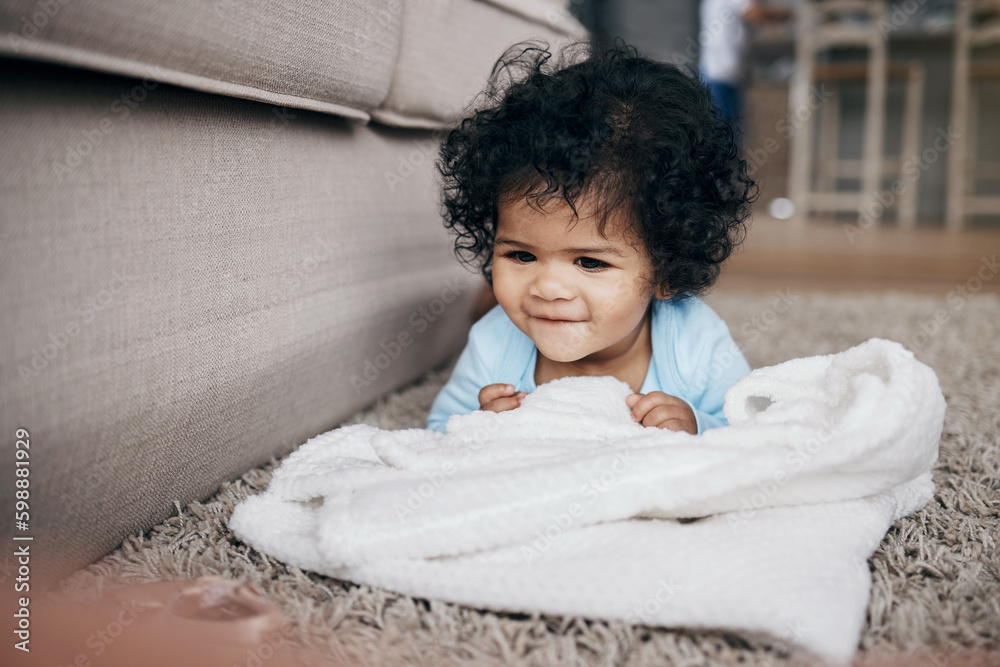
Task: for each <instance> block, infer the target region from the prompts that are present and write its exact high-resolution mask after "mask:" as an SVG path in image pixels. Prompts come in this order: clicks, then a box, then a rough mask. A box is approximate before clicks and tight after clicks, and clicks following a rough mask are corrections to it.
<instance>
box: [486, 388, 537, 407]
mask: <svg viewBox="0 0 1000 667" xmlns="http://www.w3.org/2000/svg"><path fill="white" fill-rule="evenodd" d="M525 396H527V394H526V393H524V392H523V391H519V392H517V393H516V394H515V393H514V385H510V384H488V385H486V386H485V387H483V388H482V389H480V390H479V409H480V410H489V411H490V412H504V411H505V410H513V409H514V408H516V407H517V406H519V405H521V399H523V398H524V397H525Z"/></svg>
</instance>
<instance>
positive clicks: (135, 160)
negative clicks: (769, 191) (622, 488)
mask: <svg viewBox="0 0 1000 667" xmlns="http://www.w3.org/2000/svg"><path fill="white" fill-rule="evenodd" d="M583 36H584V33H583V29H582V28H581V27H580V25H579V24H578V23H576V22H575V21H574V20H573V19H572V18H571V17H570V16H569V15H568V14H567V12H566V11H565V10H564V9H563V8H561V7H560V6H558V5H555V4H550V3H549V2H545V1H543V0H488V1H487V0H453V1H447V0H345V1H343V2H337V3H332V2H323V1H320V0H308V1H307V0H282V1H280V2H275V1H273V2H262V1H248V2H242V1H241V2H236V0H215V1H214V2H211V1H209V2H205V1H202V0H172V1H170V2H163V3H150V2H143V1H142V0H114V1H109V0H104V1H100V0H73V1H72V2H71V1H69V0H35V1H21V0H4V1H3V2H0V162H2V165H3V169H2V176H0V179H2V180H0V183H2V186H0V187H2V194H0V313H2V320H0V321H2V324H0V328H2V335H0V346H2V352H3V354H2V357H0V400H2V409H0V433H2V437H3V439H4V443H5V445H4V447H3V454H2V471H0V476H2V479H3V482H2V486H3V488H4V489H12V488H13V484H11V483H10V482H11V480H14V479H15V474H16V472H15V455H16V454H15V440H16V439H17V437H18V436H17V435H16V433H17V432H18V429H25V430H26V431H27V432H28V434H30V449H29V450H28V451H29V452H30V458H29V459H28V461H29V462H30V465H29V466H28V468H29V470H30V475H29V476H28V478H27V479H28V480H29V482H30V486H29V490H30V500H29V509H28V513H29V516H28V517H27V518H28V527H27V530H19V529H18V527H17V526H15V525H14V520H13V518H14V510H15V507H14V502H15V498H14V494H13V492H4V494H3V495H2V500H0V511H2V514H3V517H4V519H3V521H4V527H5V534H7V535H12V534H19V535H31V536H33V537H34V542H33V543H32V544H33V547H32V548H33V554H34V555H35V559H34V560H33V562H32V566H33V567H34V568H37V570H36V571H37V572H39V573H40V574H39V576H42V575H45V574H50V575H52V576H60V575H64V574H67V573H69V572H71V571H73V570H75V569H77V568H79V567H81V566H83V565H85V564H87V563H89V562H91V561H92V560H94V559H95V558H98V557H100V556H102V555H103V554H105V553H107V552H108V551H109V550H111V549H112V548H114V547H115V546H116V545H118V544H119V543H120V542H121V541H122V539H123V538H124V537H126V536H127V535H129V534H135V533H137V532H141V531H144V530H146V529H148V528H149V527H150V526H152V525H155V524H156V523H158V522H160V521H162V520H163V519H164V518H165V517H167V516H168V515H169V514H171V513H172V512H175V511H176V509H177V506H178V504H180V505H183V504H185V503H187V502H189V501H192V500H197V499H201V498H204V497H206V496H208V495H209V494H210V493H211V492H213V491H214V490H215V489H216V488H217V487H218V485H219V484H220V483H221V482H222V481H224V480H227V479H232V478H234V477H235V476H237V475H239V474H240V473H242V472H243V471H245V470H247V469H248V468H250V467H253V466H256V465H259V464H261V463H263V462H265V461H267V460H269V459H270V458H271V457H274V456H278V455H281V454H284V453H286V452H288V451H290V450H291V449H292V448H294V447H295V446H297V445H298V444H301V443H302V442H304V441H305V440H306V439H308V438H309V437H311V436H313V435H315V434H318V433H321V432H323V431H326V430H328V429H330V428H332V427H334V426H336V425H337V424H338V423H339V422H340V421H341V420H343V419H344V418H345V417H347V416H348V415H350V414H351V413H353V412H355V411H357V410H358V409H360V408H362V407H363V406H365V405H367V404H369V403H371V402H372V401H374V400H375V399H376V398H377V397H379V396H380V395H381V394H383V393H385V392H387V391H389V390H391V389H394V388H396V387H398V386H400V385H402V384H404V383H407V382H409V381H411V380H413V379H415V378H416V377H417V376H419V375H420V374H421V373H423V372H425V371H426V370H428V369H429V368H431V367H432V366H434V365H436V364H438V363H440V362H441V361H443V360H445V359H446V358H447V357H448V356H449V355H451V354H453V353H454V352H456V351H457V350H458V349H460V346H461V345H462V344H463V342H464V339H465V335H466V333H467V330H468V325H469V306H470V304H471V303H472V298H473V296H474V294H475V292H476V290H477V289H478V280H477V278H476V277H475V276H474V275H473V274H471V273H469V272H468V271H467V270H465V269H463V268H462V267H460V266H459V265H458V264H457V262H456V261H455V259H454V256H453V254H452V250H451V241H450V239H449V237H448V235H447V233H446V232H445V230H444V229H443V227H442V225H441V221H440V212H439V201H440V199H439V193H438V189H437V184H436V179H435V175H434V169H433V162H434V159H435V157H436V150H437V143H438V138H439V134H438V132H437V130H439V129H440V128H444V127H447V126H448V125H449V124H450V123H451V122H453V121H454V120H455V119H456V118H457V117H459V116H461V115H462V113H463V110H464V108H465V107H466V105H467V104H469V102H470V101H471V100H472V99H473V98H474V96H475V94H476V92H477V91H478V90H479V89H480V87H481V85H482V83H483V81H484V80H485V78H486V76H487V75H488V74H489V71H490V68H491V66H492V64H493V62H494V61H495V59H496V58H497V56H498V55H499V54H500V53H501V52H502V51H503V50H504V49H505V48H506V47H507V46H509V45H510V44H512V43H514V42H516V41H519V40H522V39H526V38H542V39H545V40H548V41H550V42H552V43H558V42H560V41H561V40H565V39H570V38H580V37H583ZM22 467H23V466H22Z"/></svg>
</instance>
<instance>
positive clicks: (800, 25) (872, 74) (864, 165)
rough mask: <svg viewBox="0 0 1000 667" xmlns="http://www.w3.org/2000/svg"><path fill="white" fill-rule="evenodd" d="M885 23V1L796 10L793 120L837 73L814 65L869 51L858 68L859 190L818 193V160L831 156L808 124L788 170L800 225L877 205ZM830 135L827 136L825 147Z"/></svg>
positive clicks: (833, 2) (834, 1)
mask: <svg viewBox="0 0 1000 667" xmlns="http://www.w3.org/2000/svg"><path fill="white" fill-rule="evenodd" d="M884 20H885V3H884V2H882V1H881V0H871V1H866V0H823V1H821V2H809V1H806V2H800V3H798V4H797V5H796V22H797V23H796V35H795V76H794V78H793V81H792V85H791V89H790V91H789V93H790V94H789V100H788V101H789V113H790V115H791V116H792V117H795V116H796V115H798V114H799V111H800V110H802V109H810V108H812V107H811V105H812V104H813V103H812V100H811V98H813V97H814V96H815V91H816V87H817V85H818V84H819V83H820V82H821V81H822V78H823V77H827V78H829V77H831V76H834V70H831V69H830V68H829V67H827V68H820V67H818V66H817V62H816V58H817V56H818V55H819V54H821V53H825V52H827V51H828V50H830V49H833V48H838V47H855V48H857V47H860V48H862V49H865V50H866V54H865V57H864V60H863V61H861V63H860V68H861V69H862V70H863V72H864V78H865V79H866V81H867V90H866V98H865V111H864V129H863V133H862V146H861V162H860V169H859V172H860V173H859V176H860V189H859V190H858V191H855V192H850V191H835V190H834V191H819V190H817V189H816V186H815V185H814V182H815V180H816V179H814V173H815V172H816V171H817V169H816V159H817V157H818V158H819V159H821V160H826V159H829V155H826V154H822V155H817V152H816V149H815V138H814V128H813V123H812V122H806V123H804V124H803V125H802V127H800V128H799V130H798V131H797V132H796V133H795V135H794V136H793V138H792V150H791V160H790V168H789V184H788V188H789V197H790V198H791V200H792V202H793V203H794V205H795V213H796V215H795V219H796V220H797V221H800V222H801V221H804V220H805V219H806V218H807V217H808V216H809V215H810V214H811V213H812V212H814V211H815V212H824V213H831V212H836V211H850V210H856V209H862V210H870V209H872V208H874V206H875V204H876V203H877V202H876V193H877V192H878V189H879V185H880V183H881V179H882V175H883V166H882V151H883V127H884V125H885V98H886V77H887V65H886V39H885V35H884V34H883V33H882V31H881V30H880V29H879V23H880V22H882V21H884ZM855 67H858V65H855ZM826 106H831V105H829V104H827V105H826ZM824 111H826V109H824ZM827 118H828V119H829V118H831V112H827ZM828 125H829V122H828ZM827 129H828V130H829V127H828V128H827ZM829 135H830V132H829V131H828V133H827V137H826V138H827V142H828V141H829ZM834 159H836V158H834Z"/></svg>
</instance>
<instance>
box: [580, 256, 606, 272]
mask: <svg viewBox="0 0 1000 667" xmlns="http://www.w3.org/2000/svg"><path fill="white" fill-rule="evenodd" d="M576 261H577V263H578V264H579V265H580V267H581V268H583V269H586V270H587V271H596V270H598V269H603V268H606V267H608V266H609V265H608V264H607V263H605V262H602V261H601V260H599V259H594V258H593V257H581V258H580V259H578V260H576Z"/></svg>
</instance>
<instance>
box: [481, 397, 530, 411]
mask: <svg viewBox="0 0 1000 667" xmlns="http://www.w3.org/2000/svg"><path fill="white" fill-rule="evenodd" d="M522 398H524V395H523V394H518V395H516V396H504V397H502V398H495V399H493V400H492V401H490V402H489V403H487V404H486V405H484V406H483V408H482V409H483V410H489V411H490V412H506V411H507V410H513V409H514V408H516V407H518V406H519V405H521V399H522Z"/></svg>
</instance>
